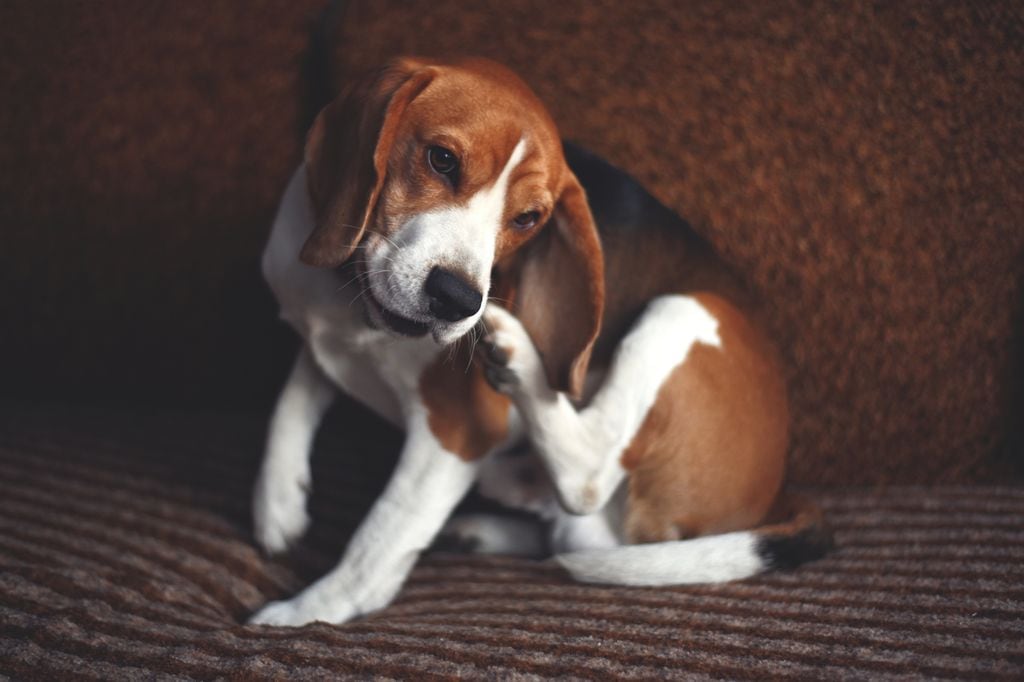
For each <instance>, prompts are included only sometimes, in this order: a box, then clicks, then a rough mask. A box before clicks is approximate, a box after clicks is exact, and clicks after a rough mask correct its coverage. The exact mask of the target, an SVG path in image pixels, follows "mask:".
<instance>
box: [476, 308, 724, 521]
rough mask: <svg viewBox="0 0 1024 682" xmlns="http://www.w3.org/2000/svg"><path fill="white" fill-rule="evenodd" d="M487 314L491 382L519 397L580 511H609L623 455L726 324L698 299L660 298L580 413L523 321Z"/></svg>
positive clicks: (566, 501)
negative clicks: (669, 387) (696, 352)
mask: <svg viewBox="0 0 1024 682" xmlns="http://www.w3.org/2000/svg"><path fill="white" fill-rule="evenodd" d="M485 315H486V317H485V323H486V327H487V329H488V330H489V339H488V344H487V347H488V348H489V349H490V350H489V351H488V350H485V351H484V353H485V356H484V359H485V363H487V366H486V374H487V376H488V379H489V380H490V381H491V383H492V385H494V386H495V388H497V389H498V390H499V391H501V392H503V393H505V394H507V395H508V396H509V397H510V398H512V400H513V402H514V403H515V405H516V407H517V408H518V409H519V412H520V414H521V416H522V418H523V421H524V422H525V424H526V427H527V428H526V431H527V433H528V435H529V438H530V441H531V442H532V443H533V445H534V447H535V448H536V449H537V451H538V453H539V454H540V455H541V458H542V459H543V460H544V462H545V463H546V465H547V467H548V469H549V471H550V472H551V478H552V479H553V481H554V483H555V488H556V489H557V491H558V495H559V497H560V499H561V501H562V504H563V505H564V506H565V508H566V509H567V510H569V511H570V512H573V513H576V514H590V513H593V512H594V511H596V510H599V509H601V508H603V507H604V506H605V504H606V503H607V501H608V499H609V498H610V497H611V495H612V493H614V492H615V490H616V489H617V488H618V486H619V484H620V483H621V482H622V479H623V477H624V476H625V474H626V470H625V469H624V467H623V465H622V462H621V458H622V455H623V453H624V452H625V451H626V449H627V448H628V447H629V445H630V443H631V442H632V441H633V438H634V436H635V435H636V434H637V432H638V431H639V429H640V428H641V426H642V425H643V423H644V420H645V419H646V418H647V415H648V412H649V411H650V408H651V406H652V405H653V404H654V402H655V400H656V399H657V397H658V393H659V391H660V389H661V387H662V384H663V383H664V382H665V380H666V379H667V378H668V377H669V375H670V374H671V373H672V371H673V370H674V369H675V368H676V367H677V366H679V365H680V364H681V363H682V362H683V361H684V360H685V359H686V357H687V354H688V353H689V352H690V349H691V348H692V347H693V346H694V345H695V344H698V343H701V344H707V345H711V346H716V347H717V346H719V345H720V339H719V336H718V321H717V320H716V319H715V317H713V316H712V315H711V314H710V313H709V312H708V311H707V309H706V308H705V307H704V306H703V305H701V303H700V302H699V301H698V300H697V299H695V298H693V297H690V296H682V295H670V296H662V297H659V298H656V299H654V300H653V301H651V303H650V304H649V305H648V307H647V309H646V310H645V311H644V313H643V315H642V316H641V317H640V319H639V320H638V321H637V322H636V324H635V325H634V326H633V328H632V329H631V330H630V332H629V333H628V334H627V335H626V337H625V338H624V339H623V340H622V342H621V343H620V345H619V348H618V350H617V352H616V354H615V357H614V359H613V361H612V363H611V366H610V367H609V369H608V373H607V375H606V377H605V379H604V382H603V383H602V385H601V387H600V388H599V389H598V391H597V393H596V394H595V395H594V397H593V399H592V400H591V402H590V404H589V405H587V406H586V407H584V408H583V409H582V410H579V411H578V410H577V409H576V407H575V406H574V405H573V404H572V403H571V402H570V400H569V398H568V396H566V395H565V394H563V393H559V392H557V391H555V390H553V389H551V388H550V386H549V385H548V381H547V378H546V375H545V373H544V368H543V365H542V364H541V358H540V356H539V354H538V352H537V350H536V348H535V347H534V345H533V343H532V341H531V340H530V337H529V335H528V333H527V331H526V329H525V328H523V326H522V325H521V324H520V322H519V321H518V320H517V319H516V318H515V317H514V316H513V315H511V314H510V313H509V312H507V311H505V310H504V309H502V308H499V307H497V306H494V305H489V306H488V308H487V312H486V314H485ZM481 345H484V344H481Z"/></svg>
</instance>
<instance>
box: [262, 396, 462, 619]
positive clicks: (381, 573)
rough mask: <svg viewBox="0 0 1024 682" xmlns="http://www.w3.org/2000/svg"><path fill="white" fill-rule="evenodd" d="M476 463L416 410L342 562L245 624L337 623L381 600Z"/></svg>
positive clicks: (409, 564)
mask: <svg viewBox="0 0 1024 682" xmlns="http://www.w3.org/2000/svg"><path fill="white" fill-rule="evenodd" d="M476 472H477V464H476V463H474V462H466V461H464V460H462V459H459V458H458V457H457V456H455V455H453V454H451V453H449V452H447V451H446V450H444V449H443V448H442V447H441V445H440V443H438V442H437V439H436V438H434V436H433V434H432V433H431V432H430V429H429V428H428V426H427V418H426V414H425V413H424V411H423V410H422V408H420V409H414V410H413V414H412V416H411V419H410V424H409V429H408V436H407V439H406V442H405V447H404V448H403V450H402V455H401V457H400V458H399V461H398V466H397V467H396V469H395V472H394V474H392V477H391V481H390V482H389V483H388V485H387V487H386V488H385V489H384V492H383V494H381V496H380V497H379V498H378V499H377V501H376V502H375V503H374V505H373V507H372V508H371V509H370V513H369V514H368V515H367V517H366V519H365V520H364V521H363V523H362V525H361V526H360V527H359V529H358V530H357V531H356V534H355V535H354V536H353V538H352V540H351V541H350V542H349V545H348V548H347V549H346V551H345V556H344V557H343V558H342V560H341V562H340V563H339V564H338V565H337V566H336V567H335V568H334V569H333V570H331V571H330V572H329V573H328V574H327V575H325V576H324V577H322V578H320V580H318V581H317V582H315V583H314V584H313V585H311V586H310V587H308V588H306V590H304V591H303V592H302V593H300V594H299V595H297V596H296V597H294V598H292V599H290V600H287V601H279V602H272V603H270V604H267V605H266V606H265V607H263V608H262V609H261V610H260V611H258V612H257V613H256V614H255V615H254V616H253V617H252V619H251V620H250V622H251V623H263V624H268V625H302V624H304V623H309V622H312V621H317V620H319V621H326V622H329V623H342V622H345V621H347V620H351V619H352V618H355V617H356V616H359V615H361V614H364V613H368V612H370V611H375V610H377V609H380V608H382V607H384V606H386V605H387V604H388V603H389V602H390V601H391V599H392V598H394V596H395V594H396V593H397V592H398V590H399V588H400V587H401V586H402V583H403V582H404V580H405V577H406V575H408V573H409V571H410V570H411V569H412V566H413V564H414V563H415V562H416V559H417V557H418V556H419V554H420V552H421V551H422V550H423V549H425V548H426V547H427V546H429V545H430V543H431V542H432V541H433V539H434V536H435V535H436V534H437V532H438V531H439V530H440V529H441V526H442V525H443V524H444V522H445V520H446V519H447V518H448V516H449V515H450V514H451V512H452V509H454V508H455V505H457V504H458V502H459V500H461V499H462V497H463V495H465V493H466V491H467V490H469V487H470V486H471V485H472V484H473V481H474V479H475V478H476Z"/></svg>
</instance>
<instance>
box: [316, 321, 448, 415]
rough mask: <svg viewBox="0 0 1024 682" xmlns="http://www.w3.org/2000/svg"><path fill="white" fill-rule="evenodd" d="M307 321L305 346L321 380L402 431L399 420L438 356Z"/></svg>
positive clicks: (351, 327)
mask: <svg viewBox="0 0 1024 682" xmlns="http://www.w3.org/2000/svg"><path fill="white" fill-rule="evenodd" d="M338 322H339V321H338V319H337V318H332V319H324V318H321V317H318V316H317V315H316V314H315V313H311V314H308V315H307V318H306V328H307V329H308V336H307V339H306V340H307V342H308V344H309V347H310V348H311V349H312V352H313V357H314V358H315V359H316V362H317V364H318V365H319V366H320V368H321V369H322V370H323V371H324V373H325V374H327V376H328V377H329V378H330V379H331V380H332V381H333V382H334V383H336V384H337V385H338V386H339V387H340V388H341V389H342V390H343V391H345V392H346V393H347V394H349V395H350V396H352V397H353V398H355V399H356V400H358V401H360V402H361V403H363V404H365V405H366V406H367V407H369V408H370V409H372V410H373V411H374V412H376V413H378V414H379V415H381V416H382V417H384V418H385V419H388V420H389V421H391V422H392V423H394V424H395V425H396V426H400V427H401V426H404V425H405V419H404V417H405V416H406V415H407V414H408V412H409V409H410V407H411V406H412V405H413V404H414V403H416V402H418V400H419V380H420V376H421V375H422V373H423V370H424V368H425V367H426V366H427V365H428V364H430V363H431V362H432V361H433V360H434V359H435V358H436V357H437V354H438V352H439V350H438V348H437V347H436V346H435V345H433V344H432V343H430V342H429V341H427V340H405V339H395V338H394V337H391V336H389V335H387V334H386V333H383V332H380V331H377V330H373V329H369V328H367V327H365V326H364V325H361V324H359V323H353V324H339V323H338Z"/></svg>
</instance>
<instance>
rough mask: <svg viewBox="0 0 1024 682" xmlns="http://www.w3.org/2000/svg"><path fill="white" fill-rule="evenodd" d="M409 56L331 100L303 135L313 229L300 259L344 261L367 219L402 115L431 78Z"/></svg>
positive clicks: (321, 263)
mask: <svg viewBox="0 0 1024 682" xmlns="http://www.w3.org/2000/svg"><path fill="white" fill-rule="evenodd" d="M434 75H435V72H434V70H433V69H430V68H429V67H424V66H423V65H422V64H420V63H418V62H415V61H413V60H409V59H400V60H396V61H394V62H391V63H390V64H388V65H387V66H386V67H385V68H384V69H382V70H380V71H379V72H377V73H376V74H374V75H372V76H370V77H368V78H365V79H363V80H361V81H358V82H356V83H354V84H353V85H352V87H350V88H349V90H348V91H347V92H346V93H345V94H343V95H342V96H340V97H339V98H338V99H336V100H335V101H334V102H332V103H331V104H329V105H327V107H325V108H324V110H323V111H321V112H320V114H319V115H318V116H317V117H316V121H315V122H314V123H313V127H312V128H310V131H309V134H308V135H307V136H306V177H307V180H308V182H309V194H310V198H311V200H312V203H313V215H314V219H315V221H316V227H315V228H314V230H313V233H312V234H311V235H310V236H309V239H308V240H306V243H305V245H304V246H303V247H302V252H301V254H300V257H301V259H302V261H303V262H305V263H307V264H309V265H316V266H320V267H336V266H338V265H341V264H342V263H344V262H345V261H346V260H348V258H349V256H351V255H352V252H353V251H354V250H355V248H356V246H357V245H358V244H359V240H360V239H361V238H362V236H363V233H364V232H365V231H366V226H367V224H368V223H369V222H370V219H371V217H372V215H373V211H374V208H375V207H376V205H377V198H378V196H379V195H380V190H381V187H382V186H383V184H384V177H385V175H386V173H387V164H388V156H389V155H390V153H391V146H392V144H393V143H394V141H395V134H396V132H397V130H398V124H399V122H400V121H401V119H402V113H403V112H404V111H405V108H406V107H407V106H408V104H409V102H411V101H412V100H413V99H414V98H415V97H416V95H418V94H419V93H420V92H422V91H423V88H425V87H426V86H427V84H428V83H430V81H431V80H432V79H433V78H434Z"/></svg>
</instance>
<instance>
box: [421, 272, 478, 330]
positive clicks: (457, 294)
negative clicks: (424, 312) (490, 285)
mask: <svg viewBox="0 0 1024 682" xmlns="http://www.w3.org/2000/svg"><path fill="white" fill-rule="evenodd" d="M424 289H425V290H426V292H427V296H428V297H429V298H430V312H432V313H434V315H436V316H437V317H439V318H440V319H442V320H447V321H448V322H457V321H459V320H464V319H466V318H467V317H469V316H470V315H472V314H473V313H475V312H476V311H478V310H480V304H481V303H482V302H483V300H484V297H483V294H481V293H480V292H479V291H477V290H476V289H475V288H473V286H472V285H470V284H469V283H468V282H466V281H465V280H464V279H462V278H461V277H459V276H458V275H456V274H455V273H453V272H450V271H448V270H444V269H442V268H439V267H435V268H434V269H433V270H431V271H430V274H429V275H427V283H426V285H425V286H424Z"/></svg>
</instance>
